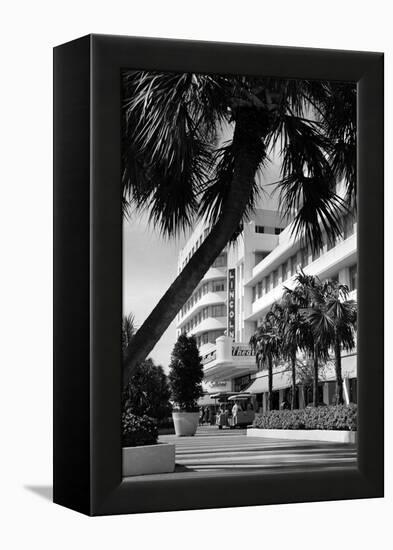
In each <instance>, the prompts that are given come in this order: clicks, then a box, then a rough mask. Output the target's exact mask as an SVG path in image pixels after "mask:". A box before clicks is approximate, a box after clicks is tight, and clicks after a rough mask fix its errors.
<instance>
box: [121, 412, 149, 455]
mask: <svg viewBox="0 0 393 550" xmlns="http://www.w3.org/2000/svg"><path fill="white" fill-rule="evenodd" d="M157 439H158V429H157V426H156V424H155V423H154V422H153V420H152V419H151V418H149V417H148V416H146V415H145V416H136V415H135V414H132V412H131V411H130V409H127V410H126V411H125V412H124V413H123V414H122V443H123V447H138V446H140V445H154V444H155V443H157Z"/></svg>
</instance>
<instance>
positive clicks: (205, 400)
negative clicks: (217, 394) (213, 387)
mask: <svg viewBox="0 0 393 550" xmlns="http://www.w3.org/2000/svg"><path fill="white" fill-rule="evenodd" d="M214 404H215V400H214V399H213V398H212V394H211V393H205V395H202V397H200V398H199V399H198V407H206V406H208V405H214Z"/></svg>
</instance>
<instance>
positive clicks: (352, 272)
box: [349, 264, 358, 290]
mask: <svg viewBox="0 0 393 550" xmlns="http://www.w3.org/2000/svg"><path fill="white" fill-rule="evenodd" d="M357 287H358V266H357V265H356V264H355V265H352V266H351V267H350V268H349V290H356V289H357Z"/></svg>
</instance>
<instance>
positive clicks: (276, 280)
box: [273, 269, 278, 288]
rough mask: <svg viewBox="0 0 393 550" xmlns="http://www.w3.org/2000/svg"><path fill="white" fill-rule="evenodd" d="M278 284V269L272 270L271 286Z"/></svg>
mask: <svg viewBox="0 0 393 550" xmlns="http://www.w3.org/2000/svg"><path fill="white" fill-rule="evenodd" d="M277 285H278V269H276V270H275V271H273V288H274V287H276V286H277Z"/></svg>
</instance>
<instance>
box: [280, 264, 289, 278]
mask: <svg viewBox="0 0 393 550" xmlns="http://www.w3.org/2000/svg"><path fill="white" fill-rule="evenodd" d="M281 269H282V280H283V281H286V280H287V279H288V262H284V263H283V264H282V268H281Z"/></svg>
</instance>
